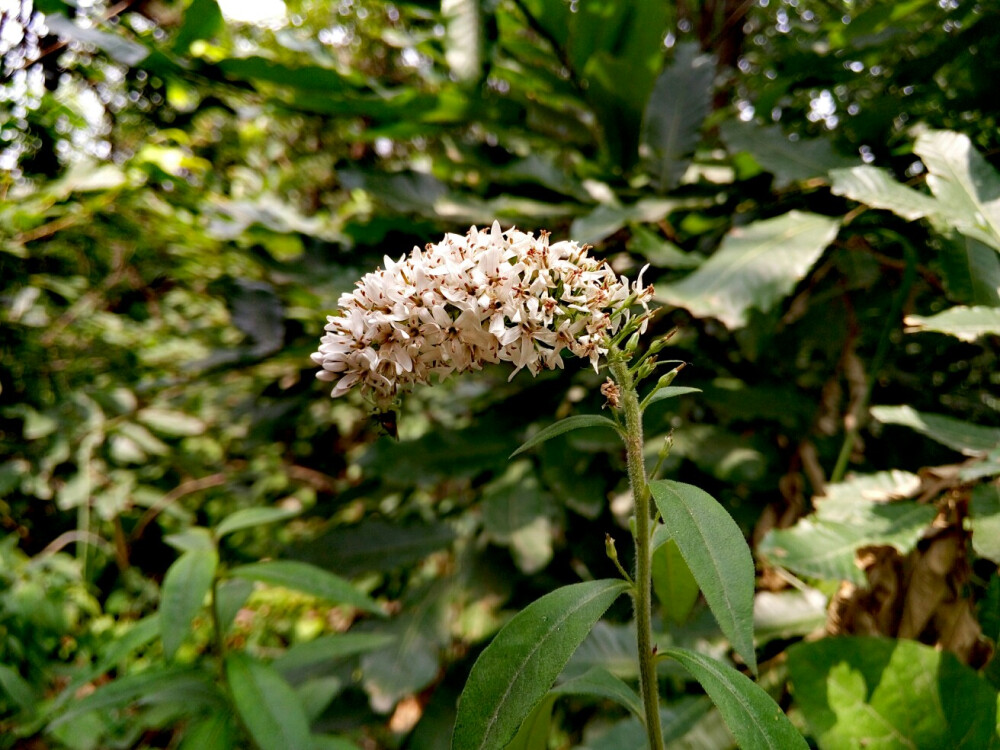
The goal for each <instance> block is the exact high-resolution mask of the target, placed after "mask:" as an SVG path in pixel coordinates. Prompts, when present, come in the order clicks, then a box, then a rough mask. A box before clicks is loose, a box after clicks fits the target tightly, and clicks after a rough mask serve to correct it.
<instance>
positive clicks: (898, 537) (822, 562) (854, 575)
mask: <svg viewBox="0 0 1000 750" xmlns="http://www.w3.org/2000/svg"><path fill="white" fill-rule="evenodd" d="M919 488H920V479H919V477H917V476H915V475H913V474H908V473H906V472H899V471H896V472H879V473H877V474H871V475H861V476H858V477H854V478H853V479H851V480H849V481H847V482H842V483H840V484H832V485H829V487H828V488H827V496H826V497H825V498H824V499H823V500H822V502H819V503H817V510H816V513H814V514H813V515H811V516H808V517H806V518H803V519H801V520H800V521H799V522H798V523H797V524H795V526H793V527H792V528H790V529H773V530H772V531H770V532H769V533H768V534H767V536H765V537H764V539H763V540H762V541H761V543H760V544H759V545H758V547H757V550H758V552H759V553H760V554H761V555H763V556H764V557H766V558H767V559H768V560H770V561H771V562H772V563H773V564H775V565H780V566H782V567H784V568H787V569H788V570H791V571H793V572H795V573H798V574H800V575H808V576H814V577H816V578H825V579H829V580H847V581H851V582H853V583H856V584H862V583H864V581H865V577H864V574H863V573H862V571H861V569H860V568H858V566H857V565H856V564H855V551H856V550H857V549H858V548H860V547H865V546H870V545H881V546H892V547H895V548H896V549H897V550H899V552H900V554H904V555H905V554H906V553H907V552H909V551H910V550H911V549H913V547H914V546H915V545H916V543H917V542H918V541H919V540H920V538H921V536H923V533H924V530H925V529H926V528H927V525H928V524H929V523H930V522H931V521H932V520H933V519H934V515H935V513H936V511H935V509H934V507H933V506H931V505H922V504H919V503H915V502H907V501H899V500H896V501H895V502H886V501H888V500H892V499H893V498H899V497H906V496H908V495H912V494H914V493H916V492H917V491H918V490H919Z"/></svg>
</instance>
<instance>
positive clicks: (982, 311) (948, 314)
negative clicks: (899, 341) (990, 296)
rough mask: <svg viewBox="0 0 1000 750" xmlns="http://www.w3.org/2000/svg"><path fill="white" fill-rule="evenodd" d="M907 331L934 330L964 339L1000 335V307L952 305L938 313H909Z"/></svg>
mask: <svg viewBox="0 0 1000 750" xmlns="http://www.w3.org/2000/svg"><path fill="white" fill-rule="evenodd" d="M903 323H905V324H906V325H907V326H908V328H907V333H919V332H921V331H934V332H936V333H946V334H948V335H949V336H954V337H955V338H957V339H960V340H962V341H975V340H976V339H978V338H982V337H983V336H1000V307H952V308H949V309H948V310H945V311H943V312H939V313H937V314H936V315H928V316H924V315H907V316H906V317H905V318H904V319H903Z"/></svg>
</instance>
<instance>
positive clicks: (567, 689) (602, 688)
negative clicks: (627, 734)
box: [551, 667, 643, 719]
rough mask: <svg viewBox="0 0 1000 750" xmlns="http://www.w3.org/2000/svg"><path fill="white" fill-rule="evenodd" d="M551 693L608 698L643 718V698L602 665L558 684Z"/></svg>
mask: <svg viewBox="0 0 1000 750" xmlns="http://www.w3.org/2000/svg"><path fill="white" fill-rule="evenodd" d="M551 694H553V695H588V696H592V697H595V698H606V699H607V700H612V701H614V702H615V703H617V704H618V705H620V706H624V707H625V708H627V709H628V710H629V711H631V712H632V713H633V714H634V715H635V716H637V717H638V718H639V719H642V718H643V709H642V700H641V699H640V698H639V695H638V693H636V692H635V690H633V689H632V688H630V687H629V686H628V685H626V684H625V683H624V682H622V681H621V680H620V679H619V678H617V677H615V676H614V675H613V674H611V673H610V672H609V671H608V670H606V669H603V668H601V667H593V668H591V669H589V670H587V671H586V672H584V673H583V674H582V675H580V676H579V677H574V678H573V679H571V680H567V681H566V682H563V683H561V684H559V685H556V686H555V687H554V688H552V692H551Z"/></svg>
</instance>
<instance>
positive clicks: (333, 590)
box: [229, 560, 385, 615]
mask: <svg viewBox="0 0 1000 750" xmlns="http://www.w3.org/2000/svg"><path fill="white" fill-rule="evenodd" d="M229 575H231V576H234V577H236V578H246V579H248V580H251V581H260V582H261V583H267V584H270V585H271V586H283V587H285V588H287V589H293V590H295V591H302V592H304V593H306V594H312V595H313V596H317V597H319V598H320V599H324V600H326V601H328V602H332V603H334V604H350V605H351V606H352V607H357V608H358V609H361V610H364V611H365V612H371V613H372V614H377V615H384V614H385V612H384V611H383V610H382V607H381V606H379V604H378V602H376V601H373V600H372V599H369V598H368V597H367V596H365V595H364V594H362V593H361V592H360V591H358V590H357V589H356V588H354V586H352V585H351V584H350V582H349V581H345V580H344V579H343V578H341V577H340V576H337V575H334V574H333V573H330V572H329V571H326V570H323V569H322V568H317V567H316V566H315V565H310V564H309V563H304V562H298V561H295V560H272V561H270V562H260V563H249V564H247V565H240V566H239V567H237V568H233V569H232V570H230V571H229Z"/></svg>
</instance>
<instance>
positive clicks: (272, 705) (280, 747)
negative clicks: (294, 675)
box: [226, 653, 311, 750]
mask: <svg viewBox="0 0 1000 750" xmlns="http://www.w3.org/2000/svg"><path fill="white" fill-rule="evenodd" d="M226 682H227V683H228V684H229V690H230V693H231V694H232V696H233V703H234V704H235V706H236V711H237V713H238V714H239V715H240V719H242V720H243V724H244V725H245V726H246V728H247V729H248V730H249V731H250V734H251V735H252V736H253V740H254V743H255V744H256V745H257V746H258V747H259V748H260V750H290V748H295V747H301V748H308V747H310V743H311V740H310V737H309V720H308V719H307V718H306V715H305V712H304V711H303V709H302V704H301V703H300V701H299V699H298V697H297V696H296V694H295V691H294V690H292V688H291V686H290V685H289V684H288V683H287V682H285V681H284V680H283V679H282V678H281V676H280V675H279V674H278V673H277V672H276V671H275V670H274V668H273V667H271V666H270V665H267V664H264V663H263V662H260V661H257V660H256V659H254V658H252V657H250V656H248V655H247V654H244V653H232V654H230V655H229V656H227V657H226Z"/></svg>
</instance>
